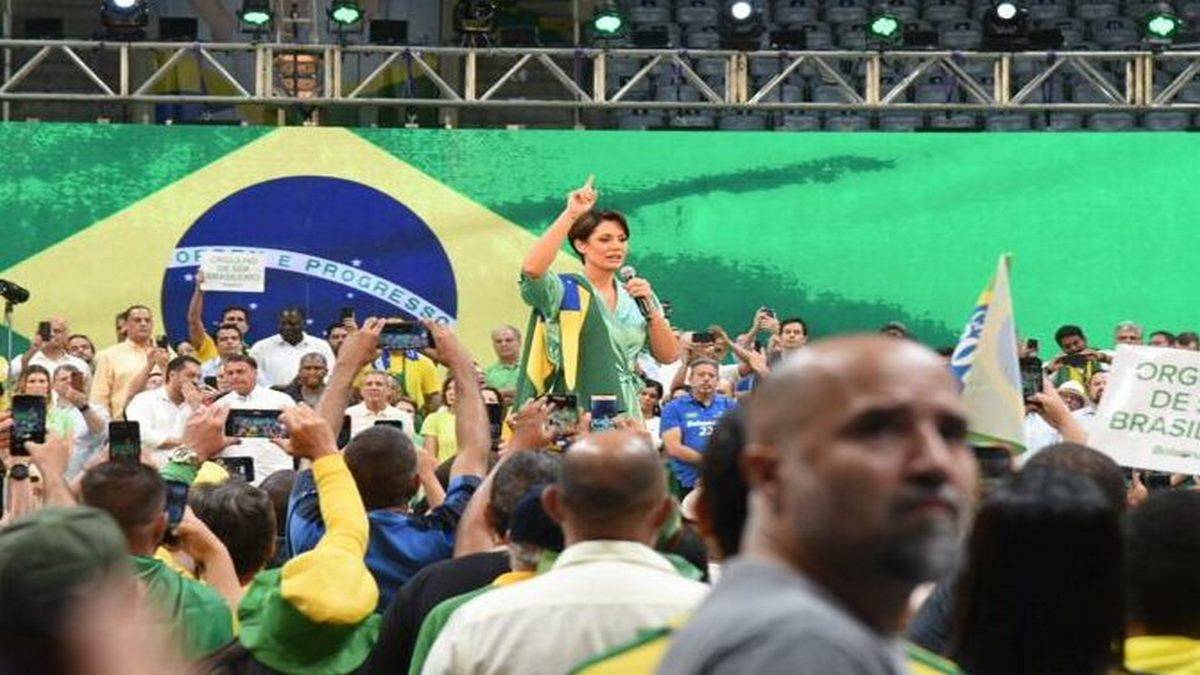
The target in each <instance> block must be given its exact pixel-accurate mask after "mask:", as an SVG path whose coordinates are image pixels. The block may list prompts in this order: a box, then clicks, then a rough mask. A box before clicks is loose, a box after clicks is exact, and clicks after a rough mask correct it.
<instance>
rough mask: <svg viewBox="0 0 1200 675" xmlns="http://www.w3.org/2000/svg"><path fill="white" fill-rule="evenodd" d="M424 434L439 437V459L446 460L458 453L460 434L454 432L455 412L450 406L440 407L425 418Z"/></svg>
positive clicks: (440, 460)
mask: <svg viewBox="0 0 1200 675" xmlns="http://www.w3.org/2000/svg"><path fill="white" fill-rule="evenodd" d="M421 435H422V436H433V437H434V438H436V439H437V444H438V446H437V461H438V463H441V462H444V461H446V460H448V459H450V458H451V457H453V456H454V455H456V454H458V436H457V435H456V434H455V433H454V413H453V412H451V411H450V409H449V408H440V409H439V410H438V411H437V412H435V413H433V414H432V415H430V416H429V417H426V418H425V423H424V424H422V425H421Z"/></svg>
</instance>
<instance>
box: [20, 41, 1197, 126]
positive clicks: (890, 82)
mask: <svg viewBox="0 0 1200 675" xmlns="http://www.w3.org/2000/svg"><path fill="white" fill-rule="evenodd" d="M0 49H2V50H3V51H4V53H5V55H6V57H7V58H6V59H5V60H6V62H7V63H9V64H11V66H10V68H11V69H6V74H5V76H4V78H3V79H0V101H3V102H15V101H78V102H110V103H147V104H153V103H199V104H208V105H233V104H263V105H270V106H308V107H321V106H331V105H338V106H345V105H367V106H415V107H438V108H506V107H513V108H572V109H622V108H625V109H629V108H633V109H674V110H703V109H725V110H744V111H756V110H757V111H772V112H783V111H804V110H870V111H881V110H914V111H917V110H932V111H956V110H962V111H972V110H990V111H1000V112H1004V111H1018V110H1037V111H1064V110H1072V111H1083V110H1125V111H1141V110H1159V109H1170V110H1187V111H1192V110H1200V102H1193V101H1200V97H1194V96H1188V97H1186V98H1187V99H1189V100H1186V101H1184V100H1180V99H1179V94H1180V93H1181V92H1183V91H1184V90H1185V88H1186V87H1187V85H1188V84H1189V83H1190V82H1191V81H1192V80H1193V79H1194V78H1195V77H1196V75H1197V74H1198V73H1200V52H1161V53H1155V52H1140V51H1125V52H1021V53H1015V54H1012V53H984V52H940V51H804V52H792V51H781V52H749V53H747V52H734V51H722V50H694V51H687V50H683V51H681V50H651V49H614V50H599V49H540V48H529V49H520V48H513V49H487V48H482V49H480V48H453V47H416V46H413V47H393V46H382V45H380V46H375V45H372V46H342V45H304V44H250V43H245V44H243V43H236V44H235V43H228V44H226V43H187V44H184V43H178V42H168V43H153V42H130V43H113V42H95V41H82V40H0ZM55 55H58V57H57V60H58V62H59V63H60V64H61V63H63V62H64V59H65V63H66V64H69V66H70V67H72V68H73V69H74V70H76V71H78V74H79V75H82V76H83V78H84V80H86V81H87V82H88V83H90V85H88V88H89V90H84V91H79V90H78V89H80V85H79V81H78V80H79V78H75V80H76V83H75V84H74V85H72V86H71V87H67V86H65V85H62V84H61V81H62V80H64V78H63V77H62V75H61V72H59V73H58V75H57V77H52V78H41V79H38V78H36V77H35V76H36V75H37V74H38V72H39V69H41V68H44V67H45V64H46V63H47V62H48V61H50V60H51V59H52V57H55ZM184 59H194V60H195V61H196V62H197V63H198V65H199V67H200V68H202V69H204V70H205V71H207V72H208V73H209V76H210V77H216V78H218V79H219V80H220V81H223V82H224V83H225V84H227V85H228V86H227V87H225V89H226V91H223V92H221V93H212V92H211V91H208V90H207V89H206V88H202V91H199V92H183V91H177V90H172V89H170V88H169V87H167V86H165V85H164V80H165V79H166V78H167V76H168V74H169V73H170V72H171V71H172V69H173V68H175V67H176V66H178V65H179V64H180V62H181V61H183V60H184ZM363 61H366V62H367V63H368V64H370V65H369V66H368V68H369V71H368V72H365V74H361V73H362V72H363V70H362V69H361V67H360V68H358V69H357V70H358V72H359V73H360V74H359V75H357V76H354V77H348V73H350V72H351V71H352V70H354V69H352V68H351V67H349V66H350V64H351V63H353V64H355V65H358V66H361V63H362V62H363ZM102 63H103V64H106V65H107V67H100V66H99V65H98V64H102ZM59 68H60V71H61V65H60V66H59ZM396 68H403V69H404V72H405V77H404V78H402V81H403V82H405V83H406V84H405V85H404V86H402V87H400V88H399V89H402V90H403V91H402V93H401V94H400V95H398V96H388V97H382V96H379V95H378V94H375V93H373V92H374V91H375V89H376V88H377V86H378V85H380V84H381V83H382V82H383V81H384V80H386V79H387V77H386V75H385V74H387V73H389V72H393V73H394V72H395V69H396ZM538 68H540V69H542V70H544V71H546V73H548V74H549V76H550V81H552V82H554V83H557V88H556V89H555V91H554V93H553V94H545V93H542V94H539V95H537V96H532V97H531V96H530V94H529V92H528V91H527V90H526V89H527V88H525V87H522V86H520V84H519V83H520V82H522V81H523V80H524V79H525V78H527V77H528V76H529V74H530V71H532V70H534V69H538ZM496 72H500V73H501V74H500V75H499V76H498V77H496V78H495V79H492V80H491V81H490V82H488V81H487V80H489V79H491V78H492V77H493V76H494V73H496ZM793 76H797V77H799V76H804V77H806V78H808V81H809V82H810V84H811V83H818V84H817V86H808V87H797V86H792V85H789V84H788V83H789V82H792V81H794V77H793ZM422 80H423V81H425V82H428V83H429V84H431V85H432V86H426V87H416V86H414V83H415V82H418V81H422ZM931 81H934V82H937V83H939V84H941V85H943V86H942V87H941V89H939V90H938V91H939V92H944V94H942V93H939V94H936V95H935V96H934V97H933V98H931V97H930V96H929V95H928V94H927V93H926V94H922V93H921V92H922V90H921V86H920V85H922V84H925V83H928V82H931ZM1064 81H1069V82H1070V83H1071V86H1072V88H1073V89H1074V90H1075V91H1081V90H1090V92H1091V93H1090V95H1088V96H1085V97H1082V98H1084V99H1086V100H1080V98H1081V97H1080V96H1078V95H1077V96H1075V97H1074V99H1073V100H1071V101H1065V100H1063V97H1062V96H1055V95H1054V94H1053V93H1051V94H1049V95H1048V94H1047V93H1046V92H1053V91H1054V90H1056V88H1060V87H1058V85H1061V83H1062V82H1064ZM31 82H33V83H41V86H42V87H43V89H41V90H39V89H38V88H37V87H36V86H34V85H31V84H30V83H31ZM47 82H48V83H50V84H49V85H47V84H46V83H47ZM652 82H653V85H652ZM663 82H668V83H671V84H687V85H690V87H689V88H688V90H689V91H693V92H698V96H697V97H695V98H694V99H690V100H674V99H671V100H668V99H669V98H670V97H662V96H658V95H656V94H655V92H654V91H652V86H653V87H654V88H658V87H660V86H661V85H662V83H663ZM754 83H758V86H754ZM1056 83H1057V85H1056ZM1052 85H1053V86H1052ZM47 86H49V88H48V89H46V88H45V87H47ZM68 89H70V90H68ZM544 89H545V88H544V87H542V88H540V89H538V91H544Z"/></svg>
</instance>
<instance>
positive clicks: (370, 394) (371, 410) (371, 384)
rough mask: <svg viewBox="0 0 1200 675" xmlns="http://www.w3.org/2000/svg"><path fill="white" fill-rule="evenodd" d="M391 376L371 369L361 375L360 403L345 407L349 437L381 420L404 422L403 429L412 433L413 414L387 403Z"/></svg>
mask: <svg viewBox="0 0 1200 675" xmlns="http://www.w3.org/2000/svg"><path fill="white" fill-rule="evenodd" d="M390 379H391V376H390V375H388V374H387V373H385V372H382V371H373V372H370V373H367V374H366V375H365V376H364V377H363V381H362V385H361V386H360V387H359V393H361V394H362V398H363V400H362V403H359V404H358V405H354V406H350V407H349V408H346V414H347V415H349V416H350V437H351V438H354V437H355V436H357V435H359V434H360V433H362V432H363V431H366V430H367V429H370V428H371V427H373V426H375V423H376V422H378V421H381V420H400V421H402V422H403V423H404V431H405V432H406V433H408V434H409V435H412V434H413V433H414V429H413V422H414V420H413V416H412V414H411V413H407V412H405V411H403V410H400V409H399V408H396V407H395V406H391V405H388V381H389V380H390Z"/></svg>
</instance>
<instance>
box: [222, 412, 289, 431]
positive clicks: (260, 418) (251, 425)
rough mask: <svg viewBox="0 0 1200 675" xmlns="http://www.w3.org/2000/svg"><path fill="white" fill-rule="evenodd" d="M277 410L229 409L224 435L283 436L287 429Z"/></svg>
mask: <svg viewBox="0 0 1200 675" xmlns="http://www.w3.org/2000/svg"><path fill="white" fill-rule="evenodd" d="M279 413H280V411H278V410H236V409H235V410H230V411H229V418H228V419H226V420H225V435H226V436H229V437H230V438H284V437H286V436H287V430H286V429H284V427H283V423H282V422H280V421H279Z"/></svg>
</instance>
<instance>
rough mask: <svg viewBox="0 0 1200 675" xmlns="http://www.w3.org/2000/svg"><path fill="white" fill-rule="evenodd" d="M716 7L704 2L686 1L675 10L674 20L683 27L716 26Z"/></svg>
mask: <svg viewBox="0 0 1200 675" xmlns="http://www.w3.org/2000/svg"><path fill="white" fill-rule="evenodd" d="M717 11H718V10H717V7H716V6H715V5H709V4H707V3H704V2H699V3H697V2H694V1H693V0H686V1H685V2H681V3H680V4H679V8H678V9H676V10H675V20H676V21H678V22H679V23H680V24H682V25H684V26H685V27H691V26H714V27H715V26H716V25H717Z"/></svg>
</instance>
